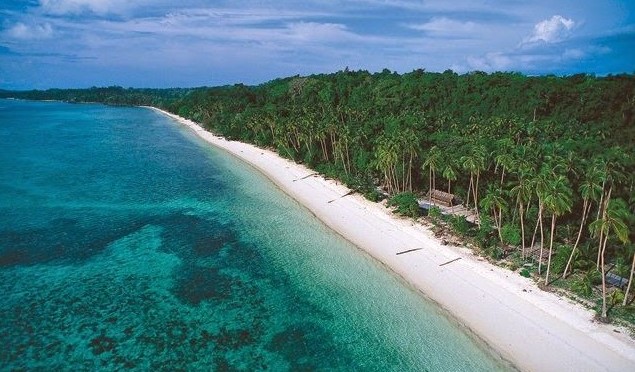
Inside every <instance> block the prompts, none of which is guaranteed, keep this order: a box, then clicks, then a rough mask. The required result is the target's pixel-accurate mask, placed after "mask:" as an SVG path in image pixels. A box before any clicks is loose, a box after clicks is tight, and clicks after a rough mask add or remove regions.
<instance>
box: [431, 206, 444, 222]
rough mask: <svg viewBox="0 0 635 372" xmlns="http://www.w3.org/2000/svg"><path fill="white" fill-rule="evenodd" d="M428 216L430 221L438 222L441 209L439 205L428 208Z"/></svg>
mask: <svg viewBox="0 0 635 372" xmlns="http://www.w3.org/2000/svg"><path fill="white" fill-rule="evenodd" d="M428 217H430V219H431V220H432V221H434V222H438V221H439V220H440V219H441V217H442V214H441V209H439V207H431V208H430V209H428Z"/></svg>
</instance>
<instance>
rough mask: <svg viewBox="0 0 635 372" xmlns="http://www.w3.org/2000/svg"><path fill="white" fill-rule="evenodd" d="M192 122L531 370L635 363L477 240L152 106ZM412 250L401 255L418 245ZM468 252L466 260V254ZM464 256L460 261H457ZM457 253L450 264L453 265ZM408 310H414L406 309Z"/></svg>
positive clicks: (630, 345)
mask: <svg viewBox="0 0 635 372" xmlns="http://www.w3.org/2000/svg"><path fill="white" fill-rule="evenodd" d="M143 107H146V108H149V109H152V110H155V111H157V112H159V113H161V114H163V115H165V116H168V117H170V118H172V119H174V120H175V121H177V122H178V123H180V124H182V125H185V126H187V127H189V128H190V129H192V130H193V131H194V132H195V133H196V134H197V135H198V136H199V137H201V138H202V139H204V140H205V141H207V142H209V143H210V144H212V145H213V146H216V147H218V148H221V149H223V150H225V151H227V152H229V153H230V154H232V155H234V156H236V157H238V158H239V159H241V160H243V161H245V162H246V163H248V164H250V165H251V166H253V167H254V168H256V169H257V170H259V171H260V172H262V173H263V174H264V175H265V176H266V177H267V178H269V179H270V180H271V181H273V182H274V183H275V184H276V185H277V186H278V187H280V188H281V189H282V190H283V191H284V192H285V193H287V194H288V195H290V196H291V197H292V198H294V199H296V200H297V201H298V202H299V203H301V204H302V205H304V206H305V207H306V208H307V209H309V211H311V212H312V213H313V214H314V215H315V216H316V217H317V218H319V219H320V220H322V221H323V222H324V223H325V224H326V225H327V226H329V227H330V228H332V229H333V230H335V231H337V232H338V233H339V234H341V235H342V236H344V237H345V238H346V239H348V240H349V241H351V242H352V243H353V244H355V245H357V246H358V247H360V248H361V249H363V250H364V251H366V252H367V253H368V254H370V255H371V256H373V257H374V258H375V259H377V260H378V261H380V262H382V263H383V264H385V265H386V266H388V268H390V269H391V270H393V271H394V272H395V273H397V274H398V275H400V276H401V277H402V278H404V279H405V280H406V281H407V282H408V283H410V284H411V285H413V286H414V287H415V288H416V289H417V290H419V291H421V292H422V293H423V294H424V295H425V296H426V297H428V298H430V299H431V300H433V301H435V302H436V303H437V304H438V305H439V306H441V307H442V308H444V309H445V310H447V311H448V312H449V313H450V314H452V316H453V317H454V318H455V319H456V320H458V321H459V322H460V323H461V324H463V325H464V326H466V327H467V328H468V329H469V330H471V331H472V332H474V333H475V334H476V335H477V336H478V337H479V338H480V339H481V340H483V341H484V342H485V343H486V344H488V345H489V346H490V347H491V348H492V349H494V350H495V351H496V352H497V353H499V354H500V356H501V357H502V358H504V359H505V360H507V361H509V362H511V363H512V364H513V365H514V366H516V367H517V368H519V369H521V370H532V371H534V370H535V371H552V370H553V371H562V370H613V371H621V370H635V341H633V340H632V339H630V338H629V337H628V335H625V334H622V333H616V332H614V328H615V327H613V326H611V325H605V324H599V323H594V322H592V319H593V315H594V314H593V313H592V312H591V311H589V310H587V309H584V308H582V307H581V306H580V305H577V304H573V303H571V302H569V301H567V300H565V299H562V298H559V297H558V296H556V295H554V294H552V293H548V292H544V291H541V290H540V289H538V287H537V286H536V285H535V283H533V282H532V281H531V280H530V279H527V278H523V277H521V276H519V275H517V274H515V273H513V272H511V271H508V270H505V269H502V268H500V267H496V266H494V265H491V264H489V263H487V262H484V261H482V260H481V259H480V258H478V257H476V256H474V255H473V254H472V253H471V252H470V251H468V250H467V249H463V248H460V247H452V246H444V245H441V244H440V242H439V241H437V240H436V239H435V238H434V237H433V236H432V235H431V233H430V232H429V231H428V230H426V229H425V228H424V227H423V226H421V225H419V224H414V223H413V222H412V221H408V220H404V219H400V218H397V217H394V216H393V215H391V214H390V212H389V211H387V210H386V209H385V208H384V207H383V206H381V205H380V204H377V203H372V202H370V201H367V200H365V199H364V198H362V197H361V196H360V195H348V196H344V195H346V194H347V193H348V192H349V191H350V190H349V189H347V188H346V187H345V186H343V185H341V184H338V183H336V182H334V181H332V180H326V179H324V178H323V177H321V176H318V175H314V173H315V172H314V171H312V170H310V169H308V168H306V167H304V166H302V165H299V164H295V163H293V162H291V161H288V160H286V159H283V158H281V157H279V156H278V155H277V154H275V153H273V152H271V151H268V150H264V149H260V148H257V147H255V146H253V145H249V144H245V143H242V142H237V141H229V140H226V139H224V138H222V137H219V136H216V135H214V134H212V133H210V132H208V131H206V130H204V129H203V128H201V127H200V126H199V125H198V124H196V123H194V122H192V121H190V120H187V119H184V118H182V117H179V116H177V115H174V114H171V113H169V112H166V111H163V110H160V109H157V108H154V107H148V106H143ZM417 248H421V249H419V250H416V251H412V252H410V253H408V254H402V255H397V253H399V252H403V251H406V250H410V249H417ZM458 258H460V260H456V259H458ZM452 260H456V261H452ZM450 261H452V262H451V263H450V264H447V265H443V266H441V265H442V264H445V263H448V262H450ZM404 316H407V314H404Z"/></svg>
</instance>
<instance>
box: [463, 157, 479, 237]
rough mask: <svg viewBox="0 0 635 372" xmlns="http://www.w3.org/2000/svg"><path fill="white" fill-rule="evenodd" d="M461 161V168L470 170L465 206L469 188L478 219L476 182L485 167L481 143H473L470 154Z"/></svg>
mask: <svg viewBox="0 0 635 372" xmlns="http://www.w3.org/2000/svg"><path fill="white" fill-rule="evenodd" d="M461 163H462V165H463V169H465V170H468V171H470V185H469V187H468V190H467V194H468V199H467V206H468V207H469V200H470V190H471V191H472V195H473V196H474V212H475V214H476V220H477V221H479V220H480V219H479V214H478V183H479V178H480V175H481V171H482V170H484V169H485V147H484V146H483V145H475V146H474V147H473V148H472V151H471V152H470V154H468V155H465V156H462V157H461ZM479 225H480V221H479Z"/></svg>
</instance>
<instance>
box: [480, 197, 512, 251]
mask: <svg viewBox="0 0 635 372" xmlns="http://www.w3.org/2000/svg"><path fill="white" fill-rule="evenodd" d="M481 207H483V208H484V209H486V210H487V209H489V210H491V211H492V216H493V217H494V223H495V224H496V228H497V230H498V238H499V239H500V242H501V244H504V242H503V235H502V233H501V229H502V226H503V208H505V207H507V202H506V201H505V198H503V192H502V189H500V188H498V187H495V186H493V185H490V187H489V188H488V189H487V194H486V195H485V197H484V198H483V199H482V200H481Z"/></svg>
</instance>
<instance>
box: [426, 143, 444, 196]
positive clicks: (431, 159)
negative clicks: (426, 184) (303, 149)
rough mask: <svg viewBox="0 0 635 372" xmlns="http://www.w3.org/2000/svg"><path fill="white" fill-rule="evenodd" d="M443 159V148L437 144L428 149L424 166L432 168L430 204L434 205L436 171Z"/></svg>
mask: <svg viewBox="0 0 635 372" xmlns="http://www.w3.org/2000/svg"><path fill="white" fill-rule="evenodd" d="M440 161H441V150H439V148H438V147H437V146H436V145H435V146H432V147H431V148H430V150H428V154H427V155H426V160H425V161H424V162H423V165H422V168H426V167H428V168H429V170H430V180H429V181H430V192H429V194H428V201H429V203H430V205H432V190H434V189H435V188H436V182H435V181H436V180H435V177H436V171H437V169H438V168H439V163H440Z"/></svg>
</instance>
